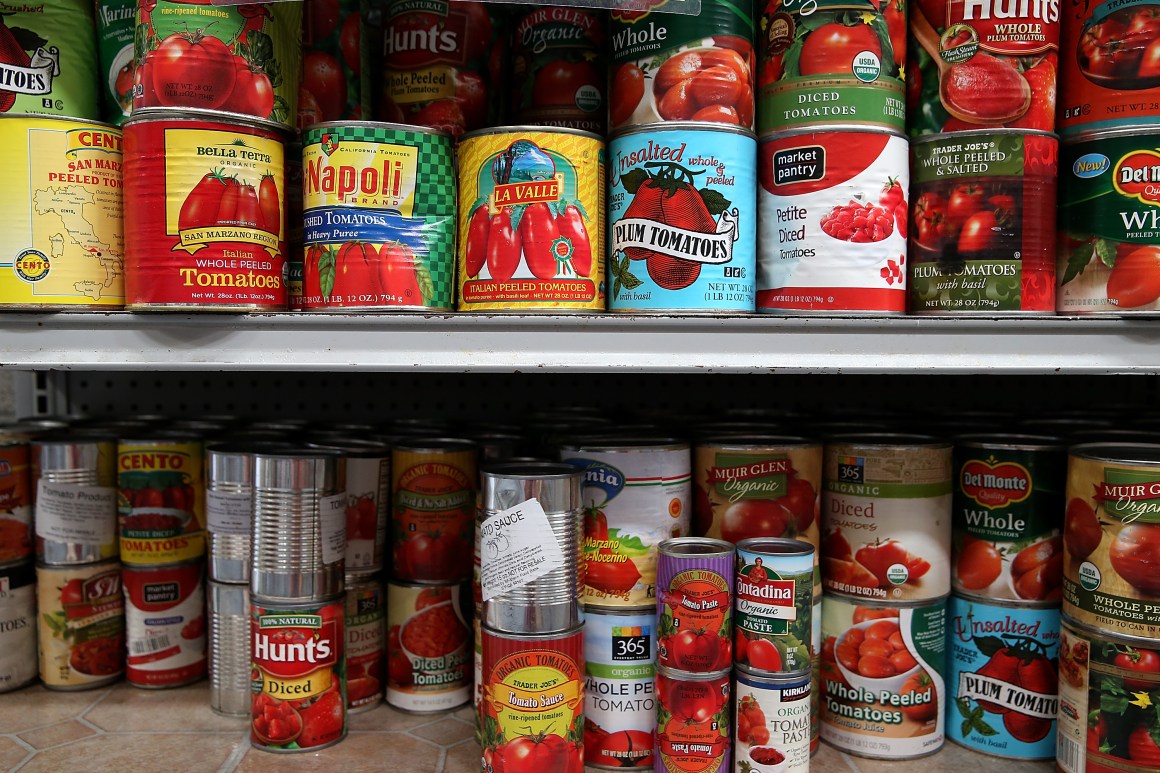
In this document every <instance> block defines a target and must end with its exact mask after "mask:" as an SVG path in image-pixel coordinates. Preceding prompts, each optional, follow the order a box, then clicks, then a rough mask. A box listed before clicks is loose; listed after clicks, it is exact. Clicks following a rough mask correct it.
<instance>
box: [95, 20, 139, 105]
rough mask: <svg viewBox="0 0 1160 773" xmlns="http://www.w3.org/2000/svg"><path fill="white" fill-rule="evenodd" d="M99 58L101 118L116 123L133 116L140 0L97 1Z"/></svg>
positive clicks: (98, 76) (98, 77)
mask: <svg viewBox="0 0 1160 773" xmlns="http://www.w3.org/2000/svg"><path fill="white" fill-rule="evenodd" d="M96 9H97V56H98V63H99V64H100V69H99V71H98V72H97V80H98V82H99V83H100V85H101V89H100V91H101V96H102V99H101V104H102V110H101V116H102V117H103V118H104V120H106V121H108V122H109V123H112V124H119V123H121V122H122V121H124V120H125V119H126V118H128V117H129V112H130V110H131V109H132V107H133V38H134V34H135V32H136V29H137V0H97V3H96Z"/></svg>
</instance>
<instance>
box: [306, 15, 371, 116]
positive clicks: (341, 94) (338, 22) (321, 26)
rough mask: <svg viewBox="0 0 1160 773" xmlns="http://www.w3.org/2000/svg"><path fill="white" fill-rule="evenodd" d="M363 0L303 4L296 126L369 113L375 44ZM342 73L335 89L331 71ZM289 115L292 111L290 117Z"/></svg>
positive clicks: (368, 114)
mask: <svg viewBox="0 0 1160 773" xmlns="http://www.w3.org/2000/svg"><path fill="white" fill-rule="evenodd" d="M364 6H366V3H365V2H363V0H338V2H337V3H306V4H304V7H303V10H304V11H305V13H304V14H303V17H302V83H301V84H300V86H299V88H298V118H297V120H298V128H299V129H305V128H307V127H308V126H310V125H312V124H316V123H322V122H323V121H343V120H354V121H357V120H359V119H360V118H369V117H370V116H371V107H372V104H373V102H374V97H373V94H372V91H371V89H372V85H373V81H374V77H373V74H374V71H373V70H372V69H371V67H370V63H371V57H372V56H373V57H374V59H375V61H376V62H377V61H378V50H377V49H378V46H377V45H374V46H372V45H370V43H371V42H372V40H373V36H371V35H368V34H367V33H368V29H367V24H366V22H365V21H364V19H363V16H362V13H361V11H362V8H363V7H364ZM335 70H338V71H339V72H340V73H342V79H341V85H340V86H339V87H338V88H335V83H334V71H335ZM291 118H293V116H292V117H291Z"/></svg>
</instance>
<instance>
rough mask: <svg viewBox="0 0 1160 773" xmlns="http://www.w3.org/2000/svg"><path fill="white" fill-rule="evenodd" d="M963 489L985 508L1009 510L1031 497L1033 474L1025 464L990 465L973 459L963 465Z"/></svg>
mask: <svg viewBox="0 0 1160 773" xmlns="http://www.w3.org/2000/svg"><path fill="white" fill-rule="evenodd" d="M959 487H960V489H961V490H962V492H963V494H965V495H966V496H968V497H970V498H971V499H973V500H975V501H976V502H978V503H979V504H980V505H983V506H984V507H990V508H995V507H1006V506H1007V505H1010V504H1013V503H1016V502H1022V501H1023V500H1025V499H1027V497H1029V496H1031V473H1029V472H1028V471H1027V468H1026V467H1024V466H1023V465H1021V464H1015V463H1013V462H1003V463H1001V464H988V463H987V462H983V461H979V460H978V459H972V460H970V461H969V462H967V463H966V464H964V465H963V469H962V472H961V473H960V480H959Z"/></svg>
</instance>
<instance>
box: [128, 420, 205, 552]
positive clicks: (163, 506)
mask: <svg viewBox="0 0 1160 773" xmlns="http://www.w3.org/2000/svg"><path fill="white" fill-rule="evenodd" d="M202 476H203V465H202V443H201V440H200V439H199V438H196V437H195V436H193V435H188V434H182V433H176V432H161V433H157V434H151V433H145V434H132V435H128V436H123V437H122V438H121V439H120V440H119V441H118V442H117V488H118V495H117V511H118V535H119V537H120V541H121V562H122V563H124V564H131V565H137V566H146V565H149V566H156V565H161V564H174V563H180V562H182V561H189V560H191V559H195V558H200V557H201V556H203V555H204V554H205V484H204V482H203V477H202Z"/></svg>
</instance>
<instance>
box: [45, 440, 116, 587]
mask: <svg viewBox="0 0 1160 773" xmlns="http://www.w3.org/2000/svg"><path fill="white" fill-rule="evenodd" d="M116 457H117V445H116V443H115V442H113V441H112V440H111V439H108V438H102V437H85V436H82V435H78V434H68V433H65V434H61V435H58V436H55V437H54V436H46V437H43V438H40V439H38V440H36V441H34V442H33V444H32V483H33V491H34V493H35V500H34V502H33V523H34V524H35V527H36V560H37V561H41V562H43V563H45V564H48V565H50V566H56V565H65V564H89V563H94V562H99V561H103V560H105V559H109V558H115V557H117V555H118V546H117V489H116V488H114V485H115V484H116V482H117V473H116V464H117V459H116Z"/></svg>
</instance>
